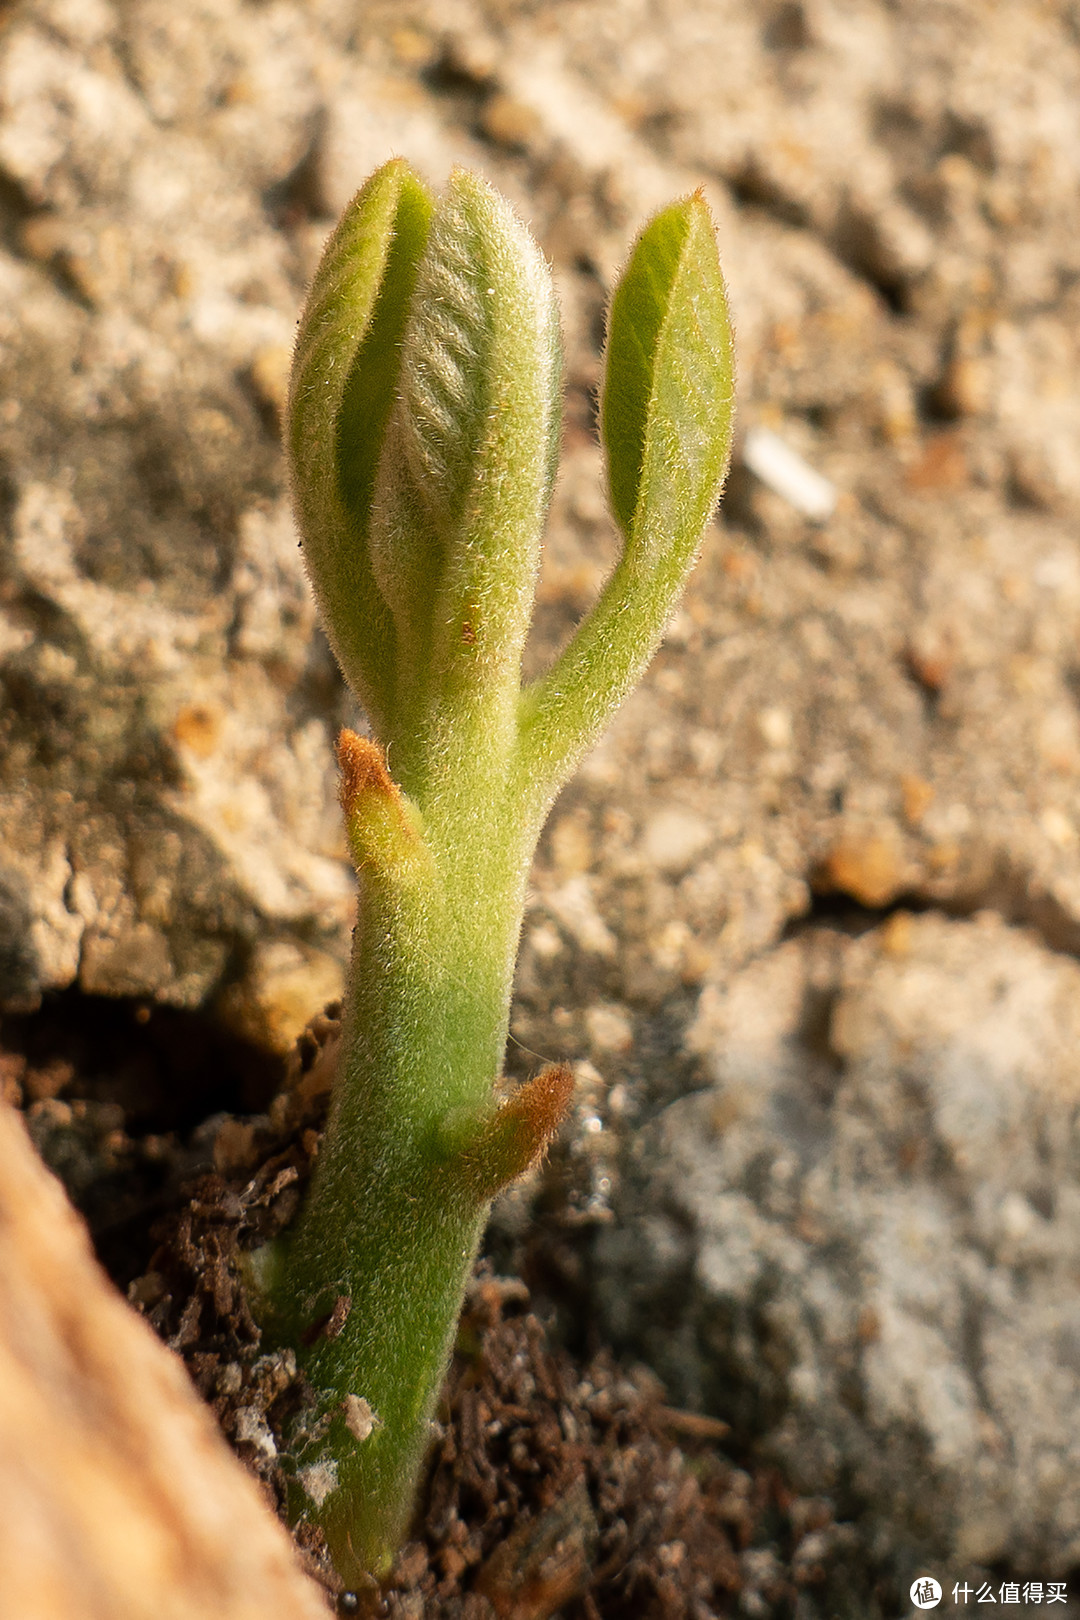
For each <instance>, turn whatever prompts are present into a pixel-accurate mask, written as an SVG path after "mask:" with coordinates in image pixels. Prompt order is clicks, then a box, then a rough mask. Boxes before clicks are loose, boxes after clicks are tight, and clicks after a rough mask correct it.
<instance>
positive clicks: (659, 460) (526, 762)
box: [520, 193, 734, 814]
mask: <svg viewBox="0 0 1080 1620" xmlns="http://www.w3.org/2000/svg"><path fill="white" fill-rule="evenodd" d="M733 406H734V350H733V341H732V333H731V325H730V320H729V317H728V310H727V299H726V296H725V291H724V280H723V275H722V273H721V270H720V261H719V258H718V256H717V251H716V241H715V236H714V232H713V224H712V220H711V218H710V216H709V211H708V208H707V207H706V205H705V202H704V200H703V199H702V197H701V195H700V194H699V193H695V194H694V195H693V196H692V197H686V198H684V199H683V200H682V201H681V202H677V203H674V204H672V206H671V207H670V208H665V209H664V210H663V212H662V213H660V214H658V215H657V216H656V218H655V219H653V220H652V221H651V223H650V224H649V225H647V226H646V228H645V229H644V231H642V233H641V235H640V236H639V237H638V240H637V242H636V244H635V246H634V250H633V253H632V254H631V257H630V262H629V264H628V265H627V268H626V271H625V273H624V275H623V277H622V279H621V281H620V282H619V285H618V287H617V288H616V290H615V296H614V298H613V300H612V305H611V316H610V321H609V331H608V342H607V352H606V361H605V379H604V393H603V403H602V410H601V433H602V437H603V442H604V449H605V452H606V456H607V464H608V484H609V491H610V496H611V504H612V509H613V512H614V515H615V517H616V519H617V521H618V523H619V526H620V528H621V529H622V530H623V535H624V549H623V554H622V557H621V559H620V561H619V563H618V565H617V567H616V568H615V570H614V572H613V573H612V575H611V578H610V579H609V580H608V582H607V585H606V586H605V588H604V591H603V593H602V595H601V597H600V600H599V601H598V602H597V604H596V606H595V608H594V609H593V611H592V613H591V614H590V615H589V616H588V617H587V618H586V619H585V620H584V622H583V623H582V624H581V625H580V626H579V627H578V630H577V632H576V634H575V635H574V637H573V639H572V640H571V642H570V644H569V645H568V646H567V647H566V649H565V651H564V652H563V654H562V655H561V657H560V658H559V659H558V660H557V661H556V663H555V665H554V667H553V668H552V669H551V670H550V671H549V672H548V674H547V675H546V676H544V677H542V679H541V680H539V681H537V682H535V683H534V685H533V686H532V687H531V688H529V689H528V690H527V691H526V692H525V693H524V695H523V699H522V708H521V727H522V755H521V767H520V768H521V772H522V777H523V779H524V781H525V782H527V783H529V784H531V789H530V791H531V797H532V798H533V801H534V804H535V806H536V811H537V813H538V814H539V813H542V811H543V809H544V808H546V805H547V804H548V803H549V802H550V800H551V797H552V795H553V794H554V792H555V791H556V789H557V788H558V786H559V785H560V784H561V782H562V781H563V780H564V779H565V777H566V776H567V774H568V773H569V771H570V769H571V768H572V766H573V764H574V762H575V760H576V759H577V758H578V757H580V755H581V754H582V753H583V752H584V750H585V749H586V748H587V747H588V746H589V744H590V743H591V742H592V741H593V740H594V739H595V738H596V736H597V735H598V733H599V731H600V730H601V728H602V727H603V725H604V724H605V722H606V721H607V719H608V717H609V716H610V714H611V713H612V711H613V710H614V709H615V708H616V707H617V705H618V704H619V703H620V702H621V701H622V700H623V698H624V697H625V696H626V694H627V693H628V692H629V690H630V689H631V687H632V686H633V685H634V684H635V683H636V682H637V680H638V679H639V678H640V676H641V673H642V671H643V669H644V667H645V665H646V664H647V663H648V661H649V659H650V658H651V657H652V654H653V652H654V651H655V649H656V646H657V644H658V642H659V640H660V637H661V635H662V634H663V628H664V624H665V622H666V620H667V618H668V615H669V614H670V613H671V610H672V608H673V607H674V605H675V602H676V600H677V598H678V595H679V592H680V591H681V589H682V586H683V583H684V582H685V579H686V576H687V574H688V573H689V571H690V568H691V566H692V564H693V561H694V557H695V555H696V553H697V549H698V546H699V544H700V542H701V536H702V533H703V531H704V528H705V524H706V523H707V521H708V519H709V514H710V513H711V511H712V508H713V506H714V505H715V502H716V500H717V498H718V496H719V493H720V487H721V484H722V483H723V479H724V473H725V471H726V469H727V463H728V456H729V454H730V448H731V428H732V413H733Z"/></svg>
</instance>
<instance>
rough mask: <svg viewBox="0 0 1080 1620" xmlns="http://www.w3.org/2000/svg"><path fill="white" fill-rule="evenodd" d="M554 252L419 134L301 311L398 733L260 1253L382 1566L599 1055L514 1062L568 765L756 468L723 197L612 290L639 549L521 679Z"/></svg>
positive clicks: (339, 513)
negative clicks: (473, 1280)
mask: <svg viewBox="0 0 1080 1620" xmlns="http://www.w3.org/2000/svg"><path fill="white" fill-rule="evenodd" d="M560 369H561V345H560V337H559V322H558V312H557V309H556V304H555V297H554V292H553V289H552V284H551V278H550V275H549V272H548V269H547V266H546V264H545V262H544V259H543V257H542V255H541V253H540V251H539V249H538V248H537V246H536V244H535V243H534V241H533V240H532V238H531V236H530V235H529V233H528V231H527V230H526V229H525V227H524V226H523V225H522V224H521V223H520V221H519V220H518V219H517V218H516V217H515V215H514V214H513V212H512V211H511V209H510V208H509V206H508V205H507V203H506V202H505V201H504V200H503V199H502V198H501V197H500V196H499V195H498V194H497V193H496V192H495V191H493V190H492V188H491V187H490V186H489V185H487V184H486V183H485V182H484V181H483V180H481V179H479V178H478V177H477V176H476V175H474V174H469V173H465V172H462V171H458V172H456V173H454V175H453V176H452V177H451V179H450V182H449V185H448V187H447V189H446V192H445V193H444V194H443V195H442V196H441V197H438V198H434V197H433V196H432V195H431V194H430V193H429V191H428V190H427V188H426V187H425V186H424V184H423V183H422V182H421V180H420V179H419V178H418V177H417V175H416V174H415V173H414V172H413V170H412V169H411V168H410V167H409V165H408V164H407V163H405V162H403V161H402V160H400V159H395V160H394V161H393V162H390V163H387V164H385V165H384V167H383V168H381V169H379V170H378V171H377V172H376V173H375V174H374V175H373V176H372V177H371V179H370V180H369V181H368V182H367V184H366V185H365V186H364V188H363V190H362V191H360V192H359V194H358V195H357V197H356V198H355V199H354V201H353V202H352V203H351V204H350V205H349V207H348V209H347V210H346V212H345V215H344V217H343V218H342V220H341V223H340V224H339V225H338V227H337V230H336V231H335V232H334V234H333V236H332V237H331V239H330V242H329V244H328V246H327V248H326V252H325V254H324V256H323V259H322V263H321V265H320V267H319V270H318V273H317V275H316V277H315V281H314V284H313V286H312V289H311V293H310V296H309V298H308V302H307V306H306V308H305V311H304V315H303V318H302V320H301V323H300V331H299V337H298V340H297V345H296V355H295V359H294V363H293V373H292V388H291V395H290V401H289V413H288V450H289V457H290V461H291V467H292V480H293V491H294V498H295V503H296V510H297V514H298V519H299V524H300V529H301V532H302V535H303V547H304V555H305V558H306V561H307V566H308V569H309V571H310V574H311V579H312V583H313V585H314V589H315V593H316V596H317V598H318V602H319V606H320V608H321V610H322V615H323V621H324V623H325V625H326V628H327V632H328V634H329V636H330V640H331V642H332V644H333V648H334V651H335V653H336V655H337V658H338V661H339V662H340V664H341V668H342V670H343V671H344V674H345V677H346V679H347V680H348V682H349V684H350V685H351V686H352V688H353V690H354V691H355V693H356V694H357V697H358V698H359V700H360V702H361V704H362V705H363V708H364V711H365V713H366V714H367V717H368V720H369V722H370V726H371V731H372V736H371V737H370V738H366V737H361V736H357V735H356V734H354V733H353V732H351V731H344V732H342V734H341V738H340V741H339V744H338V761H339V764H340V768H341V801H342V805H343V808H344V812H345V819H346V824H347V829H348V838H349V845H350V848H351V851H352V855H353V859H354V861H355V863H356V867H357V871H358V873H359V878H360V888H361V894H360V912H359V921H358V923H357V927H356V930H355V934H354V944H353V957H352V970H351V977H350V983H349V988H348V992H347V1001H346V1010H345V1017H344V1038H343V1048H342V1052H343V1056H342V1061H341V1069H340V1073H339V1074H338V1077H337V1081H336V1085H335V1089H334V1095H333V1102H332V1106H331V1110H330V1118H329V1122H328V1124H327V1128H326V1135H325V1138H324V1141H323V1145H322V1148H321V1151H320V1153H319V1157H318V1161H317V1164H316V1167H315V1172H314V1176H313V1180H312V1183H311V1186H310V1189H309V1192H308V1194H307V1198H306V1201H305V1203H304V1204H303V1206H302V1208H301V1211H300V1214H299V1216H298V1218H297V1220H296V1222H295V1224H294V1225H293V1226H292V1227H291V1228H290V1229H289V1230H288V1231H287V1232H286V1233H284V1234H283V1236H282V1237H281V1238H279V1239H277V1240H276V1241H275V1242H274V1243H272V1244H269V1245H267V1246H266V1247H264V1248H263V1249H260V1250H258V1251H256V1252H255V1253H254V1254H253V1255H252V1256H250V1257H249V1265H248V1280H249V1284H250V1288H251V1292H252V1297H253V1305H254V1308H255V1310H256V1313H257V1315H258V1316H259V1318H260V1320H261V1321H262V1322H263V1324H264V1326H265V1327H266V1329H267V1332H268V1334H269V1335H270V1336H271V1337H272V1338H273V1339H274V1340H275V1341H276V1342H278V1343H289V1344H291V1345H293V1346H294V1347H295V1349H296V1351H297V1355H298V1358H299V1360H300V1362H301V1365H302V1366H303V1368H304V1370H305V1373H306V1376H307V1378H308V1380H309V1382H310V1384H311V1386H312V1388H313V1390H314V1391H315V1396H316V1400H317V1406H316V1408H315V1410H314V1412H311V1411H309V1412H308V1413H306V1414H305V1415H304V1419H303V1421H302V1422H301V1423H300V1424H298V1426H297V1429H296V1432H295V1433H294V1435H293V1436H292V1440H291V1446H292V1449H291V1452H290V1457H289V1459H288V1465H289V1466H290V1468H291V1470H292V1473H293V1476H294V1478H295V1487H294V1489H295V1499H294V1501H293V1502H292V1504H291V1506H292V1510H293V1511H294V1512H295V1514H296V1515H297V1516H298V1517H299V1516H305V1517H307V1518H309V1519H310V1520H312V1521H314V1522H315V1523H317V1524H319V1525H321V1527H322V1529H323V1530H324V1532H325V1534H326V1538H327V1542H328V1544H329V1547H330V1550H331V1553H332V1556H333V1559H334V1562H335V1564H336V1566H337V1569H338V1571H339V1573H340V1575H341V1576H342V1578H343V1579H344V1580H345V1582H346V1584H347V1585H349V1586H359V1585H363V1584H370V1583H371V1582H372V1581H373V1580H378V1579H380V1578H382V1577H383V1576H384V1575H385V1574H386V1573H387V1572H388V1570H389V1568H390V1566H391V1564H392V1562H393V1558H394V1555H395V1553H396V1551H397V1549H398V1547H399V1545H400V1543H401V1541H402V1539H403V1537H404V1535H405V1533H406V1532H407V1529H408V1525H409V1518H410V1515H411V1513H412V1510H413V1504H414V1496H415V1492H416V1485H417V1479H418V1476H419V1473H420V1470H421V1468H422V1466H423V1462H424V1456H425V1453H426V1450H427V1447H428V1437H429V1432H430V1427H431V1419H432V1414H433V1411H434V1407H435V1402H436V1400H437V1398H438V1394H439V1389H440V1385H441V1383H442V1379H443V1376H444V1374H445V1371H446V1367H447V1361H448V1358H449V1354H450V1350H451V1347H452V1344H453V1340H454V1332H455V1327H456V1323H457V1318H458V1314H459V1311H460V1308H461V1301H462V1297H463V1293H464V1288H465V1284H466V1281H467V1279H468V1276H469V1272H470V1269H471V1267H472V1264H473V1260H474V1257H475V1254H476V1249H477V1246H478V1243H479V1241H480V1237H481V1235H482V1232H483V1228H484V1223H485V1220H486V1218H487V1214H488V1209H489V1206H490V1203H491V1200H492V1198H493V1197H494V1195H495V1194H496V1193H497V1192H498V1191H499V1190H500V1189H501V1188H503V1187H505V1186H507V1184H508V1183H510V1182H511V1181H513V1180H514V1179H515V1178H516V1177H518V1176H520V1175H521V1174H522V1173H523V1172H524V1171H525V1170H527V1169H528V1168H529V1166H530V1165H532V1164H534V1163H535V1162H536V1160H537V1159H538V1158H539V1157H540V1155H541V1154H542V1153H543V1152H544V1150H545V1148H546V1146H547V1144H548V1142H549V1141H550V1139H551V1137H552V1135H553V1134H554V1132H555V1130H556V1129H557V1127H558V1125H559V1122H560V1119H561V1118H562V1116H563V1113H564V1111H565V1110H566V1107H567V1105H568V1103H569V1099H570V1092H571V1086H572V1081H571V1074H570V1070H569V1068H568V1067H567V1066H565V1065H563V1066H558V1067H553V1068H548V1069H546V1070H545V1071H544V1072H543V1073H541V1074H539V1075H538V1076H536V1077H535V1078H534V1079H532V1080H531V1081H529V1082H527V1083H526V1084H524V1085H521V1086H519V1087H518V1088H517V1089H516V1090H514V1091H511V1092H510V1093H509V1094H508V1095H502V1094H501V1092H500V1090H499V1086H498V1078H497V1077H498V1075H499V1070H500V1065H501V1061H502V1056H503V1050H504V1047H505V1043H506V1037H507V1026H508V1020H509V1008H510V992H511V985H512V979H513V971H514V961H515V956H516V951H517V943H518V935H519V932H520V928H521V919H522V911H523V906H524V896H525V885H526V879H527V876H528V872H529V866H530V863H531V860H532V856H533V852H534V849H535V846H536V841H537V838H538V836H539V833H540V829H541V827H542V825H543V822H544V819H545V817H546V815H547V812H548V810H549V808H550V806H551V803H552V801H553V799H554V797H555V795H556V793H557V792H558V790H559V788H560V787H561V786H562V784H563V783H564V782H565V781H566V779H567V777H568V776H569V774H570V772H571V771H572V769H573V768H574V765H575V764H576V762H577V761H578V760H579V759H580V757H581V755H582V753H583V752H584V751H585V749H586V748H588V747H589V745H590V744H591V743H592V742H593V741H594V740H595V739H596V737H597V735H598V734H599V732H600V730H601V728H602V727H603V726H604V724H605V722H606V721H607V720H608V718H609V716H610V715H611V713H612V711H613V710H614V709H615V708H616V706H617V705H618V704H619V703H620V702H621V701H622V699H623V698H624V697H625V696H626V694H627V693H628V692H629V691H630V689H631V687H632V686H633V685H634V684H635V682H636V681H637V680H638V678H639V677H640V675H641V673H642V671H643V670H644V668H645V665H646V664H647V662H648V660H649V658H650V657H651V656H652V654H653V652H654V650H655V648H656V646H657V643H658V642H659V640H660V636H661V634H662V632H663V628H664V624H665V621H666V620H667V618H668V616H669V615H670V613H671V611H672V608H673V606H674V603H675V601H676V599H677V597H678V594H679V592H680V590H681V588H682V585H683V583H684V581H685V579H686V576H687V574H688V572H689V570H690V567H691V565H692V563H693V560H694V556H695V553H696V551H697V548H698V546H699V543H700V540H701V536H702V533H703V530H704V528H705V525H706V523H707V521H708V518H709V515H710V513H711V511H712V509H713V505H714V503H715V501H716V499H717V496H718V493H719V490H720V486H721V483H722V481H723V477H724V473H725V470H726V466H727V459H728V453H729V445H730V439H731V415H732V395H733V364H732V338H731V330H730V326H729V321H728V313H727V304H726V299H725V294H724V283H723V278H722V275H721V271H720V265H719V262H718V259H717V253H716V244H715V240H714V233H713V226H712V222H711V219H710V217H709V213H708V210H707V208H706V205H705V203H704V201H703V200H702V198H701V196H700V195H698V194H695V195H694V196H691V197H687V198H684V199H683V200H681V201H679V202H676V203H673V204H672V205H671V206H670V207H669V208H666V209H664V211H663V212H662V213H660V214H658V215H657V216H656V218H655V219H653V220H652V222H651V223H650V224H649V225H647V226H646V228H645V229H644V230H643V231H642V233H641V235H640V236H639V237H638V240H637V242H636V244H635V246H634V249H633V252H632V253H631V256H630V261H629V264H628V265H627V267H626V270H625V272H624V273H623V276H622V279H621V280H620V282H619V284H618V286H617V288H616V289H615V294H614V297H613V299H612V303H611V311H610V318H609V322H608V337H607V352H606V360H605V375H604V385H603V397H602V402H601V414H600V426H601V435H602V438H603V444H604V451H605V454H606V458H607V477H608V486H609V492H610V500H611V508H612V511H613V514H614V516H615V519H616V521H617V523H618V525H619V528H620V530H621V532H622V540H623V549H622V555H621V557H620V559H619V561H618V564H617V565H616V567H615V569H614V571H613V572H612V574H611V577H610V578H609V580H608V582H607V584H606V586H605V588H604V590H603V592H602V594H601V596H600V598H599V600H598V602H597V603H596V605H595V607H594V608H593V609H592V611H591V612H590V613H589V614H588V616H587V617H586V618H585V619H584V621H583V622H582V623H581V624H580V625H579V626H578V628H577V630H576V632H575V634H574V635H573V637H572V639H571V640H570V642H569V644H568V645H567V647H566V648H565V650H564V651H563V652H562V653H561V654H560V655H559V657H558V658H557V659H556V660H555V663H554V664H553V666H552V667H551V668H550V669H549V670H548V671H547V673H546V674H544V675H542V676H541V677H540V678H539V679H538V680H535V681H532V682H531V683H529V684H528V685H525V686H522V681H521V659H522V651H523V648H524V645H525V639H526V636H527V634H528V630H529V623H530V618H531V615H532V608H533V597H534V591H535V586H536V577H537V570H538V565H539V559H540V541H541V534H542V530H543V525H544V520H545V514H546V510H547V505H548V501H549V498H550V494H551V487H552V481H553V478H554V474H555V468H556V461H557V455H558V448H559V433H560Z"/></svg>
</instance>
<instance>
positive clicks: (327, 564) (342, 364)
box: [287, 159, 432, 731]
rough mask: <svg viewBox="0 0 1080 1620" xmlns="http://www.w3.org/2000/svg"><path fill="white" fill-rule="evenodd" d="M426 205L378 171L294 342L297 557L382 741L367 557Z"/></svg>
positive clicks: (327, 259)
mask: <svg viewBox="0 0 1080 1620" xmlns="http://www.w3.org/2000/svg"><path fill="white" fill-rule="evenodd" d="M431 209H432V203H431V198H430V195H429V193H428V191H427V188H426V187H425V186H424V185H423V183H422V182H421V181H420V180H419V178H418V177H417V176H416V175H415V174H414V173H413V171H412V169H410V167H409V165H408V164H407V163H405V162H404V161H403V160H401V159H394V160H393V161H391V162H390V163H387V164H384V166H383V167H382V168H381V169H379V170H377V171H376V173H375V174H374V175H372V177H371V179H370V180H369V181H368V182H367V184H366V185H365V186H364V187H363V189H362V190H361V191H360V192H358V194H357V196H356V197H355V198H354V199H353V201H352V202H351V203H350V205H349V207H348V208H347V209H346V211H345V213H344V215H343V217H342V219H341V222H340V224H339V225H338V227H337V229H336V231H335V232H334V234H333V235H332V236H331V238H330V241H329V242H328V244H327V247H326V250H325V252H324V254H323V257H322V262H321V263H320V265H319V269H318V271H317V273H316V276H315V280H314V282H313V284H312V288H311V292H310V294H309V296H308V300H307V304H306V306H305V308H304V314H303V316H302V318H301V322H300V330H299V333H298V335H297V341H296V353H295V356H294V360H293V371H292V384H291V388H290V394H289V408H288V434H287V438H288V450H289V459H290V463H291V470H292V483H293V496H294V502H295V507H296V513H297V518H298V521H299V524H300V530H301V534H302V535H303V544H304V557H305V561H306V563H307V567H308V572H309V574H310V575H311V581H312V584H313V586H314V589H315V595H316V598H317V599H318V603H319V607H320V609H321V610H322V616H323V622H324V624H325V625H326V628H327V632H328V634H329V636H330V641H331V644H332V646H333V648H334V652H335V653H336V655H337V658H338V662H339V663H340V664H341V667H342V670H343V671H344V673H345V677H346V679H347V680H348V681H349V683H350V685H351V686H352V687H353V688H354V690H355V691H356V692H357V694H358V696H359V697H360V699H361V701H362V702H363V704H364V706H365V708H366V709H367V710H368V713H369V715H370V716H371V718H372V720H373V722H374V723H375V725H376V727H377V728H378V729H379V730H380V731H381V730H382V729H384V727H385V725H386V720H387V715H388V712H389V709H390V706H391V704H392V701H393V686H394V662H395V648H394V627H393V621H392V619H391V616H390V613H389V610H388V609H387V606H386V604H385V602H384V601H383V600H382V597H381V595H380V593H379V590H378V587H377V585H376V583H375V578H374V575H373V573H372V570H371V562H370V558H369V555H368V545H367V540H368V533H369V530H370V522H371V504H372V496H373V492H374V487H375V474H376V468H377V466H378V460H379V455H380V452H381V450H382V445H383V440H384V438H385V434H386V424H387V420H388V418H389V415H390V411H391V408H392V406H393V403H394V399H395V397H396V394H397V388H398V373H399V370H400V363H401V361H400V349H401V339H402V334H403V332H404V329H405V321H406V317H407V314H408V309H409V301H410V298H411V295H412V289H413V286H414V284H415V280H416V267H417V264H418V262H419V259H420V256H421V254H422V252H423V249H424V245H425V243H426V240H427V234H428V228H429V224H430V219H431Z"/></svg>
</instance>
